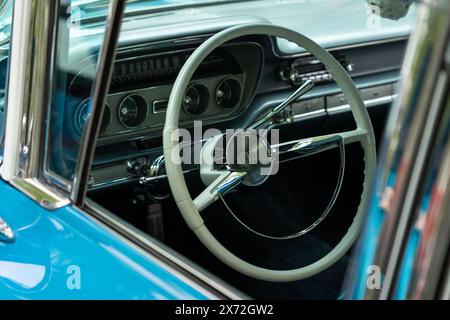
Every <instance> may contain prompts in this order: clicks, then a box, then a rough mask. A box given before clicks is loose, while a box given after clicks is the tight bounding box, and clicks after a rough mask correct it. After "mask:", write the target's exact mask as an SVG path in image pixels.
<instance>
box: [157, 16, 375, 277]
mask: <svg viewBox="0 0 450 320" xmlns="http://www.w3.org/2000/svg"><path fill="white" fill-rule="evenodd" d="M247 35H266V36H272V37H278V38H283V39H286V40H288V41H291V42H293V43H296V44H298V45H299V46H301V47H303V48H304V49H306V50H307V51H308V52H310V53H311V54H312V55H314V56H315V57H316V58H317V59H319V60H320V61H321V62H322V63H323V64H324V65H325V67H326V69H327V70H328V71H329V72H330V74H331V75H332V77H333V79H334V80H335V81H336V83H337V84H338V86H339V87H340V88H341V89H342V91H343V93H344V95H345V97H346V98H347V101H348V103H349V105H350V108H351V112H352V114H353V117H354V119H355V121H356V124H357V129H356V130H354V131H351V132H347V133H348V134H349V135H348V137H346V139H347V140H348V142H347V143H352V142H360V143H361V146H362V148H363V150H364V163H365V168H364V182H363V191H362V194H361V202H360V204H359V206H358V210H357V213H356V215H355V217H354V220H353V222H352V224H351V226H350V228H349V229H348V231H347V233H346V234H345V235H344V236H343V238H342V239H341V240H340V242H339V243H338V244H337V245H336V246H335V247H334V248H333V249H332V250H331V251H330V252H329V253H327V254H326V255H325V256H324V257H322V258H321V259H319V260H317V261H315V262H314V263H312V264H310V265H307V266H304V267H300V268H295V269H288V270H273V269H267V268H263V267H259V266H256V265H253V264H251V263H249V262H247V261H244V260H243V259H241V258H239V257H238V256H236V255H235V254H233V253H232V252H230V251H229V250H228V249H227V248H225V247H224V246H223V245H222V244H221V243H220V242H219V241H218V240H217V239H216V238H215V237H214V236H213V235H212V234H211V232H210V231H209V230H208V228H207V227H206V226H205V223H204V221H203V219H202V217H201V215H200V211H199V209H198V206H197V205H196V204H195V203H194V201H193V199H192V198H191V196H190V193H189V191H188V188H187V185H186V181H185V179H184V174H183V170H182V167H181V159H180V156H179V153H178V152H174V150H176V148H177V146H178V145H179V140H178V135H177V134H176V132H177V130H178V123H179V117H180V112H181V106H182V101H183V98H184V93H185V92H186V90H187V88H188V85H189V83H190V81H191V78H192V75H193V74H194V72H195V71H196V70H197V68H198V67H199V65H200V64H201V62H202V61H203V60H204V59H205V58H206V57H207V56H208V55H209V54H210V53H211V52H212V51H213V50H214V49H216V48H217V47H219V46H220V45H222V44H224V43H226V42H228V41H230V40H232V39H235V38H238V37H242V36H247ZM344 134H345V133H344ZM350 134H352V136H350ZM353 137H355V140H356V141H353ZM356 137H358V138H357V139H356ZM163 146H164V156H165V163H166V172H167V177H168V180H169V184H170V188H171V191H172V194H173V197H174V199H175V202H176V204H177V206H178V208H179V210H180V212H181V214H182V216H183V218H184V220H185V221H186V223H187V224H188V226H189V228H190V229H191V230H192V231H193V232H194V233H195V234H196V236H197V237H198V238H199V240H200V241H201V242H202V243H203V244H204V245H205V246H206V247H207V248H208V250H209V251H210V252H211V253H213V254H214V255H215V256H216V257H217V258H218V259H220V260H221V261H222V262H223V263H225V264H227V265H228V266H229V267H231V268H233V269H235V270H236V271H238V272H240V273H242V274H245V275H247V276H249V277H252V278H255V279H259V280H264V281H271V282H289V281H296V280H301V279H305V278H308V277H311V276H313V275H315V274H317V273H320V272H322V271H323V270H325V269H327V268H329V267H330V266H331V265H333V264H334V263H335V262H337V261H338V260H339V259H340V258H341V257H342V256H343V255H344V254H345V253H346V252H347V251H348V250H349V249H350V247H351V246H352V245H353V243H354V242H355V240H356V239H357V237H358V235H359V232H360V229H361V225H362V222H363V216H364V212H365V211H366V210H367V207H368V203H369V195H370V193H371V188H372V182H373V179H374V176H375V168H376V153H375V136H374V133H373V128H372V124H371V121H370V118H369V115H368V112H367V110H366V108H365V106H364V103H363V101H362V99H361V97H360V95H359V93H358V91H357V89H356V87H355V85H354V83H353V82H352V80H351V78H350V77H349V75H348V74H347V73H346V72H345V70H344V68H343V67H342V65H341V64H340V63H339V62H338V61H336V59H335V58H334V57H333V56H331V55H330V54H329V53H328V52H327V51H326V50H324V49H323V48H322V47H320V46H319V45H318V44H317V43H315V42H314V41H312V40H311V39H309V38H307V37H306V36H304V35H302V34H299V33H297V32H295V31H292V30H289V29H286V28H283V27H279V26H274V25H271V24H245V25H240V26H236V27H232V28H229V29H226V30H224V31H222V32H219V33H217V34H216V35H214V36H212V37H211V38H209V39H208V40H207V41H205V42H204V43H203V44H202V45H200V46H199V47H198V48H197V50H195V52H194V53H193V54H192V55H191V56H190V58H189V59H188V60H187V62H186V63H185V65H184V66H183V68H182V70H181V71H180V73H179V75H178V77H177V79H176V81H175V83H174V86H173V89H172V92H171V95H170V98H169V103H168V108H167V114H166V122H165V126H164V131H163Z"/></svg>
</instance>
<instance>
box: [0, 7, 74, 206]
mask: <svg viewBox="0 0 450 320" xmlns="http://www.w3.org/2000/svg"><path fill="white" fill-rule="evenodd" d="M58 7H59V1H51V2H49V3H46V2H44V1H39V0H21V1H15V2H14V10H13V29H12V36H11V61H10V67H9V72H8V73H9V74H8V80H9V83H8V91H7V97H6V105H7V107H6V109H7V114H6V116H7V117H6V123H5V124H6V129H5V149H4V158H3V163H2V166H1V168H0V170H1V176H2V178H3V179H4V180H6V181H9V182H10V183H11V184H12V185H13V186H15V187H16V188H17V189H19V190H20V191H22V192H23V193H25V194H26V195H27V196H29V197H30V198H32V199H33V200H34V201H36V202H37V203H39V204H40V205H41V206H43V207H44V208H46V209H49V210H56V209H58V208H61V207H63V206H65V205H67V204H68V203H69V201H68V198H67V197H66V196H65V195H64V194H63V193H61V192H59V191H58V190H57V189H56V188H52V187H51V186H49V185H48V184H47V183H46V181H45V179H44V178H43V176H42V171H41V166H42V163H43V159H42V156H43V155H42V152H41V151H42V150H43V149H44V141H45V134H46V132H45V129H46V126H45V120H46V118H47V113H48V106H49V102H50V99H51V85H50V84H51V83H52V82H51V81H52V75H53V72H52V71H53V60H54V59H53V58H54V54H55V41H54V35H55V33H56V28H57V23H56V19H57V12H58V10H57V9H58ZM35 17H45V19H35ZM14 22H15V23H14ZM36 44H39V45H36ZM23 66H26V67H25V68H24V67H23ZM43 66H44V67H43ZM29 74H33V77H29ZM12 104H13V105H12ZM37 106H42V107H37Z"/></svg>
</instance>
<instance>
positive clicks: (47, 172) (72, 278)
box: [0, 0, 232, 299]
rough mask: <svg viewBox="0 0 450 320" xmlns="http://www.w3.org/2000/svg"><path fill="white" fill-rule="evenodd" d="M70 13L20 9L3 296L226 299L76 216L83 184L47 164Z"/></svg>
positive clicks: (4, 206)
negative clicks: (75, 194)
mask: <svg viewBox="0 0 450 320" xmlns="http://www.w3.org/2000/svg"><path fill="white" fill-rule="evenodd" d="M68 9H69V8H68V7H66V8H61V7H60V6H59V2H58V1H54V2H44V1H39V2H36V1H31V0H21V1H15V2H14V17H13V25H14V26H15V27H14V30H13V33H12V42H11V43H12V46H11V48H10V54H9V79H8V83H7V86H8V90H7V103H6V105H7V108H6V110H7V114H6V115H7V120H6V122H5V126H6V130H5V135H4V144H2V147H1V149H2V151H4V157H3V158H2V166H1V176H2V178H1V179H0V204H1V205H0V218H1V220H0V298H2V299H94V298H95V299H106V298H107V299H210V298H218V297H222V298H223V297H225V296H227V295H226V294H224V292H227V290H228V289H226V287H225V286H222V285H221V284H218V283H216V282H213V281H211V280H204V279H208V277H207V276H205V275H204V274H203V273H202V272H201V271H200V270H199V269H197V268H196V267H195V266H192V265H188V264H187V263H185V262H184V261H182V260H181V259H179V258H178V257H177V256H176V255H175V254H173V253H171V252H169V251H168V250H166V249H165V248H164V247H162V246H161V245H160V244H159V243H157V242H154V241H153V242H152V241H150V240H148V239H146V238H145V237H143V236H141V235H140V234H139V233H138V232H137V231H135V230H132V229H130V233H134V236H135V237H141V238H142V239H141V242H142V243H145V246H146V249H147V250H144V249H143V248H142V246H141V247H139V246H137V245H135V244H134V243H132V242H131V241H129V240H128V239H127V238H126V237H125V236H123V235H121V234H119V233H117V232H115V231H113V230H112V229H111V228H109V227H107V226H106V225H105V224H103V223H101V222H99V221H98V220H95V219H94V218H92V217H91V216H89V215H88V214H86V213H85V212H83V211H82V210H80V209H78V208H77V207H76V206H74V205H73V204H72V202H71V200H70V197H69V191H70V190H71V188H72V186H73V183H74V180H75V181H76V177H71V179H69V180H64V179H62V178H61V177H58V176H57V175H56V174H54V171H52V170H53V167H52V166H49V165H48V159H49V158H51V155H49V154H50V153H51V152H52V148H53V147H54V145H52V144H51V141H52V140H51V138H52V137H51V135H52V130H51V127H50V126H51V125H53V126H56V125H57V123H54V122H52V114H54V113H57V112H58V110H57V99H58V96H59V95H61V92H57V90H56V92H54V91H53V89H54V88H58V86H57V85H55V82H54V81H55V79H54V78H53V77H52V75H53V73H52V72H53V71H55V69H58V68H59V67H60V66H61V65H62V63H61V61H65V60H64V59H65V58H67V52H68V51H70V46H67V43H65V47H63V43H64V42H63V40H62V39H63V38H64V36H66V37H67V35H68V34H67V33H66V34H65V35H64V34H62V33H64V32H69V33H70V32H73V31H70V30H69V31H68V30H67V28H64V27H61V25H62V23H64V24H65V23H66V19H67V15H66V14H65V13H66V12H70V10H68ZM61 12H62V15H61ZM65 25H66V24H65ZM61 30H62V31H61ZM64 30H65V31H64ZM81 31H82V30H80V29H78V30H75V33H76V32H81ZM32 43H33V44H34V45H33V46H32V45H30V44H32ZM99 45H101V44H99ZM25 66H26V67H25ZM53 68H55V69H53ZM60 69H61V70H62V69H64V68H63V67H61V68H60ZM61 70H59V71H61ZM59 71H58V70H57V71H56V72H55V73H58V72H59ZM94 76H95V75H94ZM48 106H50V108H48ZM49 136H50V137H49ZM62 138H63V139H64V137H62ZM78 148H79V146H78V147H77V148H76V150H75V153H76V152H77V151H78ZM2 154H3V153H2ZM130 228H131V227H130ZM228 296H232V294H231V293H230V294H229V295H228Z"/></svg>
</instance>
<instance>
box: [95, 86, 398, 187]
mask: <svg viewBox="0 0 450 320" xmlns="http://www.w3.org/2000/svg"><path fill="white" fill-rule="evenodd" d="M396 97H397V95H396V94H393V95H388V96H384V97H379V98H376V99H368V100H364V101H363V102H364V105H365V106H366V107H367V108H370V107H373V106H377V105H382V104H388V103H392V102H393V101H394V99H395V98H396ZM347 111H350V105H348V104H345V105H341V106H336V107H331V108H322V109H318V110H314V111H310V112H306V113H302V114H297V115H294V116H293V117H292V118H293V120H294V121H297V120H302V119H307V118H311V117H315V116H318V115H329V114H333V113H338V112H347ZM274 125H275V126H276V125H277V124H276V123H270V126H271V127H272V126H274ZM157 149H161V148H160V147H156V148H154V149H152V150H157ZM125 167H126V166H125V165H124V168H125ZM194 171H196V169H189V170H184V171H183V173H189V172H194ZM93 174H94V175H95V169H94V170H93ZM126 175H127V172H126V170H125V169H124V176H123V177H120V178H113V179H110V180H104V181H101V182H95V183H94V184H92V185H91V186H89V189H88V190H89V191H98V190H101V189H104V188H109V187H113V186H118V185H123V184H127V183H134V182H141V183H148V182H153V181H158V180H162V179H166V178H167V176H166V175H159V176H153V177H147V178H145V180H144V179H139V178H137V177H131V176H129V175H128V176H126Z"/></svg>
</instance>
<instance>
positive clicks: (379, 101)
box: [327, 94, 397, 113]
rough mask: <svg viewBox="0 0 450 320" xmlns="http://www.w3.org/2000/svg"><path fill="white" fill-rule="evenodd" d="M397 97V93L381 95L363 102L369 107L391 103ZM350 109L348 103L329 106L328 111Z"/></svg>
mask: <svg viewBox="0 0 450 320" xmlns="http://www.w3.org/2000/svg"><path fill="white" fill-rule="evenodd" d="M396 97H397V95H396V94H394V95H390V96H384V97H380V98H375V99H369V100H364V101H363V102H364V105H365V106H366V107H368V108H369V107H372V106H376V105H380V104H386V103H391V102H393V101H394V99H395V98H396ZM348 110H350V105H348V104H344V105H341V106H335V107H331V108H327V111H328V113H336V112H341V111H348Z"/></svg>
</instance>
